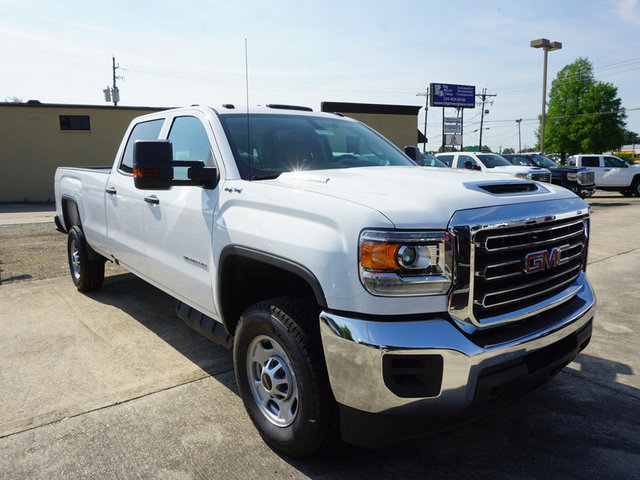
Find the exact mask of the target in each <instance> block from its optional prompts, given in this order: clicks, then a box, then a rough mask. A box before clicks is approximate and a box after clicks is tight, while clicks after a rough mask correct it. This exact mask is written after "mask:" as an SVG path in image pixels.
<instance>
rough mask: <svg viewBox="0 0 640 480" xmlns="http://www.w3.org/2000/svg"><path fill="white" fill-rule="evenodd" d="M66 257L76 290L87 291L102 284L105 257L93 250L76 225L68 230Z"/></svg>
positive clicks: (95, 288)
mask: <svg viewBox="0 0 640 480" xmlns="http://www.w3.org/2000/svg"><path fill="white" fill-rule="evenodd" d="M67 257H68V259H69V271H70V273H71V279H72V280H73V283H74V285H75V286H76V287H78V290H80V291H81V292H89V291H91V290H97V289H98V288H100V287H101V286H102V283H103V281H104V262H105V258H104V257H102V256H100V255H99V254H98V253H96V252H95V251H93V249H92V248H91V247H90V246H89V244H88V243H87V241H86V239H85V237H84V233H83V232H82V230H80V228H79V227H78V226H74V227H72V228H71V230H69V236H68V239H67Z"/></svg>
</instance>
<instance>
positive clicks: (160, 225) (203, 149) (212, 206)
mask: <svg viewBox="0 0 640 480" xmlns="http://www.w3.org/2000/svg"><path fill="white" fill-rule="evenodd" d="M168 123H169V126H168V135H167V139H168V140H170V141H171V142H172V146H173V158H174V160H176V161H203V162H205V164H206V166H217V164H216V161H215V159H214V155H213V150H212V145H213V133H212V132H211V129H210V126H209V122H208V120H207V119H206V117H205V115H204V114H203V113H202V112H200V111H187V112H186V113H185V111H182V112H180V114H179V115H176V116H173V117H170V118H169V119H168ZM218 168H219V167H218ZM218 171H219V172H220V170H218ZM174 178H176V179H186V178H187V169H186V168H179V167H176V168H175V169H174ZM218 194H219V189H218V188H215V189H206V188H202V187H195V186H173V187H172V188H171V189H170V190H164V191H151V190H147V191H146V194H145V199H146V202H145V203H144V204H143V218H144V232H145V239H146V245H147V262H148V267H149V277H150V278H151V279H153V281H154V282H157V283H158V284H159V285H160V286H162V287H164V288H165V290H168V291H169V292H170V293H171V294H172V295H173V296H175V297H177V298H179V299H181V300H183V301H186V303H188V304H190V305H191V306H193V307H195V308H197V309H198V310H200V311H202V312H204V313H208V314H209V315H215V314H216V311H215V308H214V303H213V285H212V278H213V275H214V274H215V271H214V269H213V267H214V266H213V259H212V246H213V240H214V229H213V222H214V214H215V212H216V211H217V208H218Z"/></svg>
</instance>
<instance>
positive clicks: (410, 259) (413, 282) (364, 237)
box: [360, 230, 453, 296]
mask: <svg viewBox="0 0 640 480" xmlns="http://www.w3.org/2000/svg"><path fill="white" fill-rule="evenodd" d="M451 245H452V240H451V235H450V234H449V233H447V232H400V231H383V230H364V231H363V232H362V234H361V235H360V281H361V282H362V284H363V285H364V287H365V288H366V289H367V291H369V293H372V294H373V295H382V296H412V295H443V294H445V293H447V292H448V291H449V288H450V287H451V277H452V274H451V272H452V271H453V251H452V247H451Z"/></svg>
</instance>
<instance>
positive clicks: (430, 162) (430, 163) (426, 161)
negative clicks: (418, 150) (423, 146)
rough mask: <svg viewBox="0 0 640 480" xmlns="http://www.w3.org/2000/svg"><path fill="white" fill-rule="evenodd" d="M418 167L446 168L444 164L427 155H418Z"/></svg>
mask: <svg viewBox="0 0 640 480" xmlns="http://www.w3.org/2000/svg"><path fill="white" fill-rule="evenodd" d="M420 165H422V166H423V167H445V168H446V167H447V166H446V165H445V164H444V163H442V162H441V161H440V160H438V159H437V158H436V157H434V156H433V155H431V154H429V153H422V154H420Z"/></svg>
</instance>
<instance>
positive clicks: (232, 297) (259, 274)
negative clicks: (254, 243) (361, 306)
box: [217, 245, 327, 336]
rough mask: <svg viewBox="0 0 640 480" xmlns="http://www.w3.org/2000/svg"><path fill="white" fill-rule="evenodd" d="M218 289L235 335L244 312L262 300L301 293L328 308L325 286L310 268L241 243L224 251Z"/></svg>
mask: <svg viewBox="0 0 640 480" xmlns="http://www.w3.org/2000/svg"><path fill="white" fill-rule="evenodd" d="M217 288H218V292H217V293H218V300H219V305H220V314H221V317H222V323H223V325H224V327H225V329H226V330H227V333H228V334H229V335H231V336H233V335H234V333H235V329H236V326H237V324H238V320H239V318H240V315H241V314H242V312H243V311H244V310H245V309H246V308H248V307H249V306H251V305H253V304H254V303H256V302H258V301H261V300H266V299H268V298H273V297H279V296H300V297H303V298H308V299H309V300H312V301H314V302H315V303H317V304H318V305H319V306H320V307H321V308H326V307H327V301H326V298H325V295H324V291H323V289H322V286H321V284H320V282H319V281H318V279H317V277H316V276H315V275H314V274H313V272H311V271H310V270H309V269H308V268H306V267H305V266H303V265H300V264H299V263H296V262H293V261H291V260H289V259H286V258H282V257H279V256H276V255H273V254H271V253H267V252H263V251H260V250H255V249H252V248H248V247H243V246H238V245H228V246H226V247H225V248H224V249H223V250H222V252H221V254H220V261H219V263H218V275H217Z"/></svg>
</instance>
